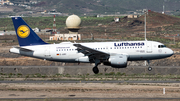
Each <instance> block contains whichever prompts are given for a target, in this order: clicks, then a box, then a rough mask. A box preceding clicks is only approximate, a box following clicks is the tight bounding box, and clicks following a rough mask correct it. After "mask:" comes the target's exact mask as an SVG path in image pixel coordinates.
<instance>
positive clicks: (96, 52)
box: [73, 44, 110, 60]
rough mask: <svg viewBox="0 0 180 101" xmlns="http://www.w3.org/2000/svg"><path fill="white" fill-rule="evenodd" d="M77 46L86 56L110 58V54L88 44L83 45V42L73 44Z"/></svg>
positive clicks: (100, 58)
mask: <svg viewBox="0 0 180 101" xmlns="http://www.w3.org/2000/svg"><path fill="white" fill-rule="evenodd" d="M73 45H74V46H75V47H77V51H78V52H79V53H83V54H84V55H85V56H88V57H89V58H90V59H99V60H106V59H108V58H109V56H110V54H108V53H105V52H102V51H99V50H95V49H92V48H89V47H86V46H83V45H81V44H73Z"/></svg>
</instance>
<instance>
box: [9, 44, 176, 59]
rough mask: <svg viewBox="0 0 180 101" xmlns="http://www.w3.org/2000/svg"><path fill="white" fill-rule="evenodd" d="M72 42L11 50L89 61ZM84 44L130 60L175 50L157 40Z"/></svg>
mask: <svg viewBox="0 0 180 101" xmlns="http://www.w3.org/2000/svg"><path fill="white" fill-rule="evenodd" d="M73 44H74V43H71V42H63V43H60V44H47V45H34V46H25V47H22V48H25V49H29V50H32V52H26V51H20V50H19V49H17V48H11V49H10V52H12V53H17V54H21V55H26V56H30V57H36V58H40V59H46V60H52V61H59V62H89V60H88V57H87V56H84V54H82V53H81V52H78V51H77V50H76V49H77V47H75V46H74V45H73ZM80 44H81V45H83V46H86V47H89V48H91V49H95V50H98V51H102V52H105V53H108V54H110V55H113V54H123V55H127V57H128V58H127V60H128V61H136V60H152V59H161V58H165V57H169V56H171V55H173V51H172V50H171V49H169V48H167V47H165V46H164V45H163V44H162V43H159V42H155V41H119V42H94V43H80Z"/></svg>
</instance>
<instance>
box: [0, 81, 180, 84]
mask: <svg viewBox="0 0 180 101" xmlns="http://www.w3.org/2000/svg"><path fill="white" fill-rule="evenodd" d="M0 83H180V81H152V80H148V81H145V80H143V81H140V80H137V81H131V80H129V81H115V80H110V81H78V80H62V81H51V80H46V81H42V80H41V81H0Z"/></svg>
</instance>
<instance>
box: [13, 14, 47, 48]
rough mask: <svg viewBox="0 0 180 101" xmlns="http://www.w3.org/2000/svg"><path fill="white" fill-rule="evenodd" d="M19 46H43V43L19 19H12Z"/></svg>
mask: <svg viewBox="0 0 180 101" xmlns="http://www.w3.org/2000/svg"><path fill="white" fill-rule="evenodd" d="M12 21H13V24H14V28H15V31H16V35H17V38H18V41H19V45H20V46H31V45H43V44H47V43H46V42H44V41H43V40H42V39H41V38H40V37H39V36H38V35H37V34H36V33H35V32H34V31H33V30H32V29H31V28H30V27H29V26H28V24H27V23H26V22H25V21H24V20H23V19H22V18H21V17H12Z"/></svg>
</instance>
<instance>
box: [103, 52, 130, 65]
mask: <svg viewBox="0 0 180 101" xmlns="http://www.w3.org/2000/svg"><path fill="white" fill-rule="evenodd" d="M104 65H108V66H111V67H114V68H125V67H127V55H123V54H116V55H113V56H110V58H109V60H108V62H104Z"/></svg>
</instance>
